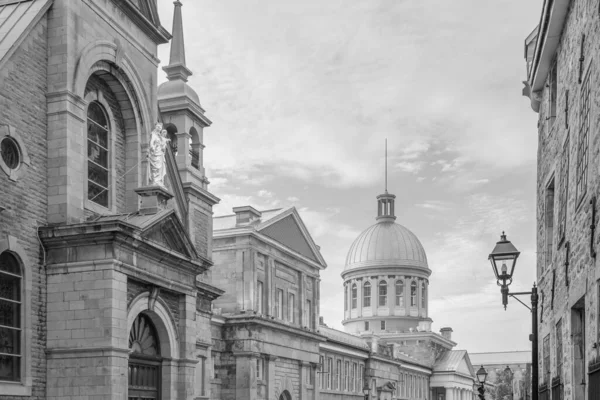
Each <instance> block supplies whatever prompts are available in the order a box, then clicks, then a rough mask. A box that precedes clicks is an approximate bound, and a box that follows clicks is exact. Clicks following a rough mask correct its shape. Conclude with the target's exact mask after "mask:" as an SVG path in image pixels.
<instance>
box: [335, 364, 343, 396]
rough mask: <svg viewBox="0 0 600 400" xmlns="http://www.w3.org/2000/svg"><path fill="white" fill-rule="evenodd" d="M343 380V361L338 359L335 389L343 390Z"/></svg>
mask: <svg viewBox="0 0 600 400" xmlns="http://www.w3.org/2000/svg"><path fill="white" fill-rule="evenodd" d="M341 380H342V361H341V360H337V361H336V365H335V390H341V389H342V386H341V383H340V382H341Z"/></svg>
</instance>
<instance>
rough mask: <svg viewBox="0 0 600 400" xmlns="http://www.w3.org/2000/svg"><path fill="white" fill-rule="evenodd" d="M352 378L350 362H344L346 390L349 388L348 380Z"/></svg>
mask: <svg viewBox="0 0 600 400" xmlns="http://www.w3.org/2000/svg"><path fill="white" fill-rule="evenodd" d="M349 380H350V362H349V361H346V362H345V363H344V390H346V391H347V390H348V382H349Z"/></svg>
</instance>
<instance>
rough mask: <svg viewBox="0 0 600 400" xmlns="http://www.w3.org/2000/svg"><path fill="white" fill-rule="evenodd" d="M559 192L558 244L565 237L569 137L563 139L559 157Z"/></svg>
mask: <svg viewBox="0 0 600 400" xmlns="http://www.w3.org/2000/svg"><path fill="white" fill-rule="evenodd" d="M559 190H560V192H559V193H558V235H557V236H558V237H557V241H558V243H557V244H558V245H560V244H561V243H562V241H563V240H564V238H565V233H566V227H567V199H568V193H569V138H568V137H567V140H566V141H565V144H564V147H563V150H562V156H561V159H560V187H559Z"/></svg>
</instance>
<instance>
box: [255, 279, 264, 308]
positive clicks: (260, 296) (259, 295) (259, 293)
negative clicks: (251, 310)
mask: <svg viewBox="0 0 600 400" xmlns="http://www.w3.org/2000/svg"><path fill="white" fill-rule="evenodd" d="M263 303H264V293H263V283H262V282H261V281H257V282H256V312H257V313H258V314H262V313H263V309H264V307H263V306H264V304H263Z"/></svg>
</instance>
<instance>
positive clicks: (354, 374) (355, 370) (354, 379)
mask: <svg viewBox="0 0 600 400" xmlns="http://www.w3.org/2000/svg"><path fill="white" fill-rule="evenodd" d="M357 375H358V364H357V363H352V384H351V385H350V386H351V388H352V391H353V392H356V387H357V386H358V385H357V384H358V380H357Z"/></svg>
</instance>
